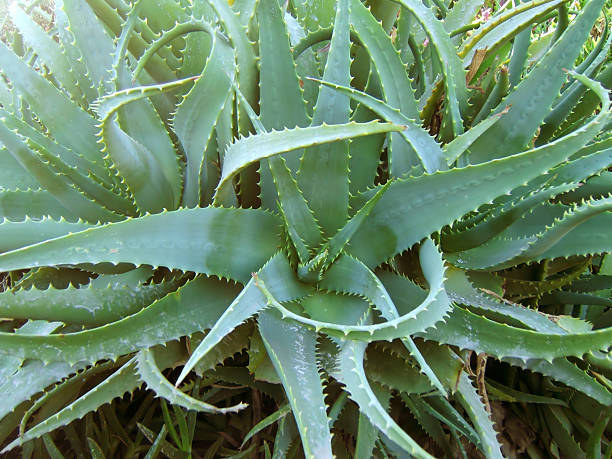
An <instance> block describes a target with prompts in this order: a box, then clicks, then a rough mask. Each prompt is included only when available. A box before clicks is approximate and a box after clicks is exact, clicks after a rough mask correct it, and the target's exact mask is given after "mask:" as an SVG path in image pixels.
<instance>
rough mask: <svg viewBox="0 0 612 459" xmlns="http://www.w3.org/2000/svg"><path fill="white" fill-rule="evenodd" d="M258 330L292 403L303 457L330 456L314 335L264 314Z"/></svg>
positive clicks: (273, 316)
mask: <svg viewBox="0 0 612 459" xmlns="http://www.w3.org/2000/svg"><path fill="white" fill-rule="evenodd" d="M258 324H259V331H260V333H261V337H262V339H263V341H264V344H265V346H266V349H267V351H268V355H269V356H270V358H271V359H272V363H273V364H274V368H275V369H276V372H277V373H278V375H279V377H280V379H281V381H282V383H283V387H284V389H285V392H286V394H287V399H288V400H289V403H290V404H291V409H292V412H293V416H294V417H295V421H296V424H297V426H298V430H299V432H300V436H301V437H302V446H303V448H304V454H305V455H306V456H320V457H332V448H331V434H330V431H329V427H328V419H327V412H326V405H325V400H324V396H323V385H322V383H321V377H320V375H319V369H318V366H317V363H316V356H315V346H316V342H317V335H316V333H315V332H313V331H311V330H308V329H306V328H305V327H302V326H300V325H298V324H292V323H290V322H287V321H284V320H281V319H280V318H278V317H277V316H276V315H274V314H273V313H272V312H269V311H263V312H262V313H261V314H259V318H258Z"/></svg>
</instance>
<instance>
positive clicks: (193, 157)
mask: <svg viewBox="0 0 612 459" xmlns="http://www.w3.org/2000/svg"><path fill="white" fill-rule="evenodd" d="M202 25H204V26H205V28H207V29H208V33H209V35H211V37H212V38H211V40H212V48H211V51H210V55H209V56H208V59H207V61H206V65H205V67H204V70H202V74H201V76H200V78H199V79H198V80H197V81H196V83H195V84H194V85H193V87H192V88H191V90H190V91H189V92H188V93H187V95H186V96H185V97H184V99H183V101H182V102H181V103H180V105H179V106H178V107H177V110H176V113H175V115H174V119H173V121H172V124H173V127H174V131H175V132H176V135H177V137H178V138H179V140H180V142H181V145H182V146H183V149H184V151H185V156H186V159H187V164H186V166H185V174H184V176H185V189H184V191H183V205H185V206H187V207H195V206H196V205H197V204H198V203H199V202H200V189H201V185H200V169H201V167H202V163H203V162H204V161H205V159H204V152H205V151H206V148H207V145H208V142H209V141H210V139H211V137H212V135H213V131H214V128H215V124H216V123H217V120H218V118H219V116H220V114H221V111H222V109H223V107H224V106H225V104H226V102H227V100H228V97H229V95H230V94H231V80H232V79H233V78H234V52H233V50H232V48H231V47H230V46H228V44H227V43H225V41H223V40H222V39H221V38H219V37H218V36H217V35H216V34H215V33H214V30H213V29H212V27H211V26H208V24H207V23H206V22H202ZM202 107H206V110H202Z"/></svg>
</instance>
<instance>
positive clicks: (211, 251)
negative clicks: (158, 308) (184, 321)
mask: <svg viewBox="0 0 612 459" xmlns="http://www.w3.org/2000/svg"><path fill="white" fill-rule="evenodd" d="M279 224H280V222H279V219H278V217H276V216H274V215H272V214H269V213H266V212H263V211H260V210H253V209H223V208H213V207H207V208H203V209H200V208H198V209H181V210H177V211H173V212H164V213H161V214H156V215H146V216H144V217H140V218H135V219H129V220H126V221H123V222H119V223H116V224H109V225H104V226H99V227H95V228H90V229H87V230H84V231H81V232H79V233H74V234H69V235H66V236H63V237H59V238H56V239H52V240H48V241H44V242H41V243H39V244H35V245H32V246H29V247H24V248H22V249H17V250H14V251H12V252H7V253H4V254H1V255H0V270H2V271H12V270H16V269H24V268H30V267H37V266H51V265H58V264H79V263H92V264H97V263H104V262H110V263H115V264H117V263H132V264H135V265H141V264H148V265H152V266H166V267H168V268H171V269H181V270H183V271H195V272H200V273H205V274H210V275H216V276H222V277H229V278H231V279H235V280H238V281H241V282H245V283H246V280H247V279H249V277H250V275H251V272H253V271H255V270H257V269H258V268H259V267H260V266H262V265H263V264H264V262H265V261H266V260H267V259H269V258H270V257H271V256H272V255H273V254H274V252H275V251H276V249H277V246H278V243H279V239H278V236H277V234H278V233H279V232H280V228H279V226H280V225H279ZM244 244H246V245H244Z"/></svg>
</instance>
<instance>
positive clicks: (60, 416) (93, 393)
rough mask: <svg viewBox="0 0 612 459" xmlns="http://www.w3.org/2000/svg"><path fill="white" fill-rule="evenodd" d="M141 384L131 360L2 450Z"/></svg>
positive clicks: (40, 433)
mask: <svg viewBox="0 0 612 459" xmlns="http://www.w3.org/2000/svg"><path fill="white" fill-rule="evenodd" d="M139 385H140V381H139V379H138V374H137V373H136V364H135V362H134V360H131V361H130V362H128V363H126V364H125V365H124V366H123V367H121V368H120V369H119V370H117V371H116V372H115V373H113V374H112V375H111V376H109V377H108V378H107V379H106V380H104V381H103V382H101V383H100V384H98V385H97V386H96V387H94V388H93V389H91V390H90V391H89V392H87V393H86V394H84V395H82V396H81V397H79V398H78V399H77V400H75V401H74V402H72V403H71V404H70V405H68V406H67V407H65V408H64V409H62V410H61V411H59V412H58V413H56V414H55V415H53V416H52V417H50V418H47V419H46V420H44V421H42V422H40V423H39V424H37V425H35V426H34V427H32V428H31V429H29V430H28V431H26V432H25V433H24V434H23V435H22V436H20V437H18V438H17V439H15V440H13V441H12V442H11V443H9V444H8V445H7V446H6V447H5V448H4V449H3V450H2V452H3V453H6V452H8V451H10V450H12V449H13V448H15V447H17V446H20V445H22V444H24V443H25V442H27V441H29V440H32V439H34V438H38V437H40V436H42V435H44V434H45V433H48V432H51V431H53V430H55V429H57V428H59V427H61V426H65V425H67V424H69V423H70V422H72V421H73V420H75V419H79V418H81V417H83V416H84V415H86V414H87V413H89V412H90V411H94V410H96V409H97V408H98V407H100V406H101V405H104V404H105V403H108V402H110V401H112V400H113V399H115V398H117V397H121V396H123V394H125V393H126V392H132V391H133V390H134V389H136V388H137V387H138V386H139Z"/></svg>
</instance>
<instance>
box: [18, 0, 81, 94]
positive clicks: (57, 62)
mask: <svg viewBox="0 0 612 459" xmlns="http://www.w3.org/2000/svg"><path fill="white" fill-rule="evenodd" d="M10 14H11V20H12V21H13V23H14V24H15V25H16V26H17V28H18V29H19V32H20V33H21V34H22V35H23V38H24V40H25V42H26V43H27V44H28V45H29V46H30V47H32V48H33V49H34V50H35V51H36V54H37V55H38V56H39V57H40V58H41V59H43V61H44V62H45V65H46V66H47V67H48V68H49V70H50V71H51V74H52V75H53V77H54V78H55V79H56V80H57V81H58V82H59V83H60V85H61V86H62V87H63V88H64V89H66V91H68V93H69V94H70V95H71V97H72V99H73V100H75V101H80V100H81V98H82V96H83V95H82V93H81V90H80V89H79V87H78V82H77V79H76V77H75V74H74V70H73V69H72V66H71V64H70V60H69V59H68V57H67V56H66V54H65V53H64V52H62V49H61V47H60V45H59V44H58V43H57V42H56V41H55V40H53V38H52V37H51V36H50V35H48V34H47V33H46V32H44V31H43V30H42V29H41V28H40V26H39V25H38V24H36V22H34V20H33V19H32V18H31V17H30V16H29V15H28V14H27V13H25V12H24V11H23V10H22V9H21V8H19V7H18V6H17V5H13V7H12V8H11V9H10Z"/></svg>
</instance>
